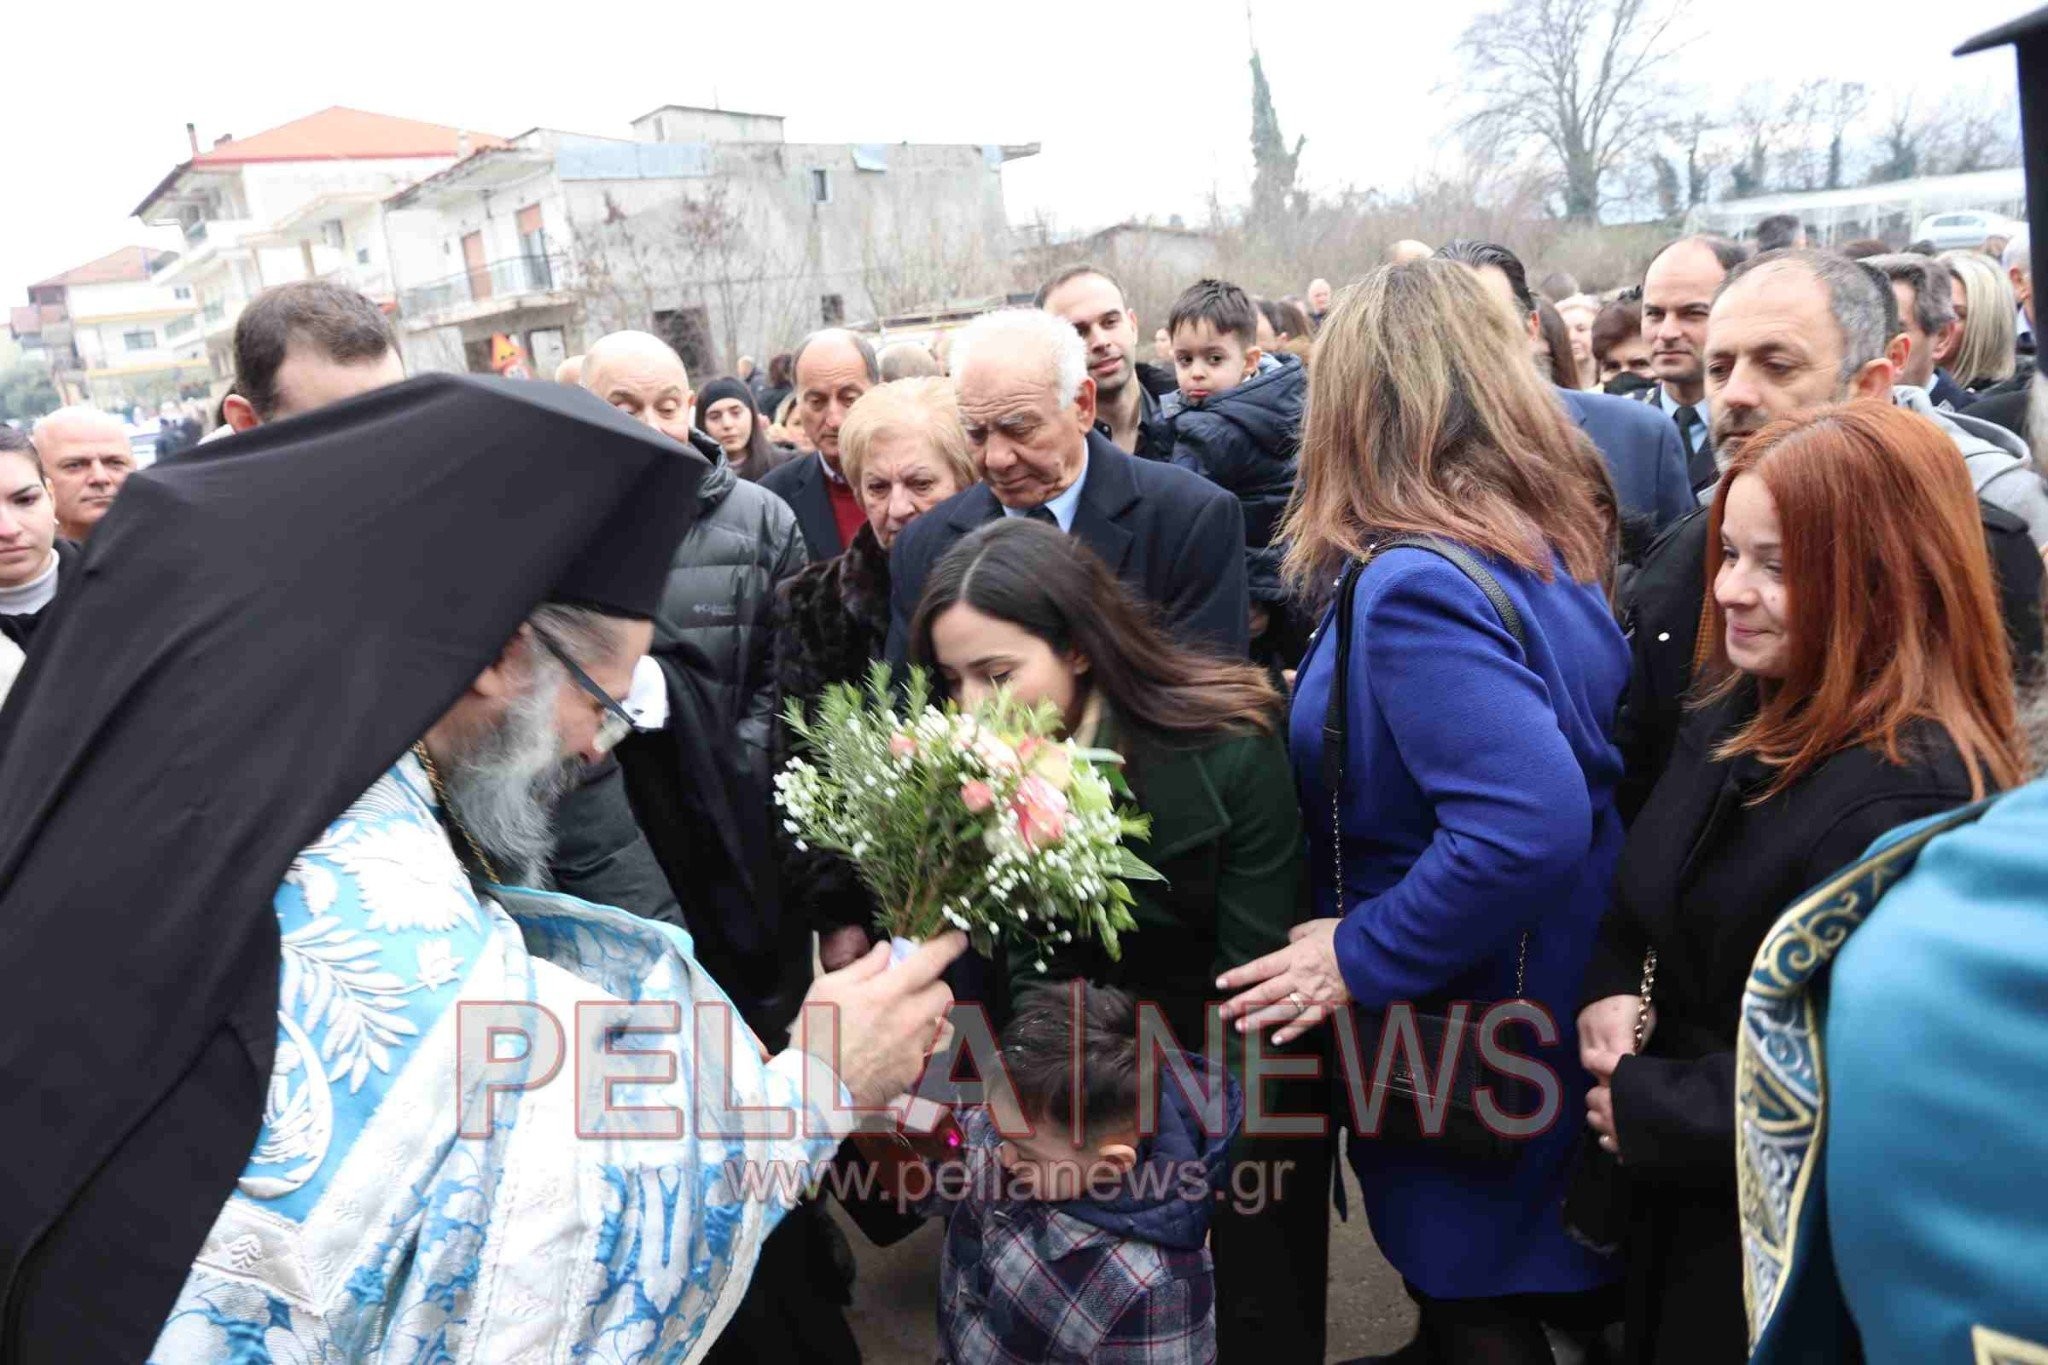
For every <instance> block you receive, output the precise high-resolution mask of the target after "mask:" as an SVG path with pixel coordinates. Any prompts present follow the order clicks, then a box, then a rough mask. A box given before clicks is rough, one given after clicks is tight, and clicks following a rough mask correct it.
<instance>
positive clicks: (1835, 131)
mask: <svg viewBox="0 0 2048 1365" xmlns="http://www.w3.org/2000/svg"><path fill="white" fill-rule="evenodd" d="M1869 108H1870V92H1869V91H1868V90H1867V89H1865V88H1864V86H1863V85H1862V83H1861V82H1858V81H1830V82H1828V88H1827V93H1826V95H1825V96H1824V98H1823V100H1822V113H1823V116H1824V117H1825V118H1826V120H1827V127H1828V174H1827V187H1828V188H1829V189H1831V190H1838V189H1840V188H1841V187H1842V180H1843V175H1844V173H1845V171H1846V167H1845V165H1844V152H1845V148H1846V144H1847V141H1848V137H1849V130H1850V129H1851V128H1853V127H1854V126H1855V125H1856V123H1857V122H1858V121H1859V120H1860V119H1861V118H1862V117H1863V115H1864V112H1865V111H1866V110H1868V109H1869Z"/></svg>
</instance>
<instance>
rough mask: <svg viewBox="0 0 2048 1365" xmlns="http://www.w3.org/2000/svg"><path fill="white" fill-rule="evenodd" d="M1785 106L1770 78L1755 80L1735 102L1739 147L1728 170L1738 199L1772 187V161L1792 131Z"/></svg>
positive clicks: (1730, 120)
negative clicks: (1786, 136)
mask: <svg viewBox="0 0 2048 1365" xmlns="http://www.w3.org/2000/svg"><path fill="white" fill-rule="evenodd" d="M1785 107H1786V106H1785V105H1783V104H1781V103H1780V102H1779V100H1778V93H1777V91H1776V90H1775V89H1773V88H1772V86H1771V84H1770V83H1769V82H1768V81H1765V82H1760V83H1752V84H1751V85H1749V86H1748V87H1747V88H1745V89H1744V90H1743V92H1742V98H1741V99H1739V100H1737V101H1736V104H1735V109H1734V111H1733V114H1732V116H1731V117H1730V119H1729V122H1730V124H1731V125H1732V126H1733V128H1734V129H1735V133H1736V137H1737V139H1738V147H1739V150H1738V153H1737V155H1736V158H1735V164H1734V166H1732V167H1731V168H1730V169H1729V181H1730V185H1729V188H1730V189H1732V190H1733V191H1734V193H1735V197H1736V198H1738V199H1746V198H1748V197H1749V196H1750V195H1753V194H1761V193H1763V191H1764V190H1765V189H1767V188H1769V186H1770V183H1771V160H1772V158H1773V157H1774V156H1775V155H1777V153H1778V152H1779V150H1780V148H1781V146H1782V143H1783V141H1784V138H1785V135H1786V133H1787V132H1788V131H1789V130H1788V127H1787V121H1786V118H1785Z"/></svg>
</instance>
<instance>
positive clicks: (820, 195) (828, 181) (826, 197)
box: [811, 166, 832, 204]
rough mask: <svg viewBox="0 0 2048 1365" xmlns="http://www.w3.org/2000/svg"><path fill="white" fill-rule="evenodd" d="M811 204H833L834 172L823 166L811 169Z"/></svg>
mask: <svg viewBox="0 0 2048 1365" xmlns="http://www.w3.org/2000/svg"><path fill="white" fill-rule="evenodd" d="M811 202H812V203H813V204H829V203H831V202H832V172H830V171H828V170H826V169H825V168H824V167H823V166H813V167H811Z"/></svg>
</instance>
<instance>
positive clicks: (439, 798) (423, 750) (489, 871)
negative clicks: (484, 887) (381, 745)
mask: <svg viewBox="0 0 2048 1365" xmlns="http://www.w3.org/2000/svg"><path fill="white" fill-rule="evenodd" d="M412 755H413V757H414V758H417V759H418V760H419V761H420V766H421V767H422V768H424V769H426V770H427V785H428V786H430V787H432V788H433V789H434V803H435V804H436V805H438V806H439V807H440V808H441V819H442V821H443V822H444V823H446V824H447V826H448V828H450V829H452V830H454V831H455V832H456V833H457V834H460V835H461V836H462V842H463V843H465V844H467V845H469V855H470V856H471V857H472V858H475V859H476V865H477V869H478V870H479V871H481V872H482V873H483V874H484V880H485V881H487V882H492V883H496V882H497V881H498V870H497V869H496V868H495V867H492V866H491V860H490V859H489V858H487V857H485V856H484V850H483V847H482V845H480V844H478V843H477V841H476V836H474V835H472V834H471V833H470V832H469V831H468V830H467V829H465V828H463V824H462V821H460V820H458V819H456V818H455V811H454V810H453V809H452V808H451V807H450V806H449V804H448V790H447V788H446V787H444V786H442V785H441V770H440V769H439V768H437V767H435V766H434V760H433V759H431V758H429V757H428V756H427V744H426V741H425V740H421V741H420V742H418V743H417V744H414V745H413V746H412Z"/></svg>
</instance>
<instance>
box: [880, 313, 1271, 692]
mask: <svg viewBox="0 0 2048 1365" xmlns="http://www.w3.org/2000/svg"><path fill="white" fill-rule="evenodd" d="M953 374H954V382H955V384H956V385H957V386H958V389H959V394H960V417H961V420H962V421H963V422H964V423H965V424H966V427H967V436H968V440H969V442H970V443H971V444H972V447H973V451H974V463H975V466H976V468H978V469H979V470H980V471H981V476H982V482H980V483H978V484H976V485H974V487H972V488H969V489H967V490H966V491H965V492H963V493H960V494H958V495H956V496H954V497H952V498H949V499H948V500H947V501H945V502H942V503H940V504H939V505H938V506H937V507H934V508H933V509H932V510H931V511H929V512H927V513H925V514H924V515H923V516H921V517H919V518H918V519H917V520H916V521H914V522H912V523H911V524H910V526H909V527H907V528H906V529H905V530H904V532H903V534H902V535H900V536H899V537H897V540H896V545H895V548H894V550H893V552H892V553H891V557H890V567H889V579H890V588H889V605H890V623H889V648H888V653H889V657H890V658H891V659H893V660H897V661H899V662H900V661H901V660H902V659H904V658H905V657H906V655H907V654H908V651H909V628H910V620H911V617H912V616H913V615H914V614H915V613H916V610H917V602H918V598H919V597H920V596H922V595H923V592H924V583H925V578H926V576H927V575H928V574H929V573H930V572H931V568H932V565H934V564H936V563H937V562H938V560H939V557H940V556H941V555H943V554H944V553H945V552H946V551H947V550H948V549H949V548H951V547H952V545H953V542H955V541H957V540H959V539H960V537H962V536H963V535H965V534H967V533H968V532H969V531H971V530H973V529H974V528H975V527H977V526H979V525H981V524H982V523H983V522H988V521H993V520H995V519H996V518H997V517H1001V516H1012V517H1025V516H1028V517H1033V518H1036V519H1038V520H1041V521H1050V522H1053V523H1054V524H1056V525H1058V526H1059V527H1060V529H1061V530H1063V531H1066V532H1068V533H1070V534H1072V535H1075V536H1079V537H1080V539H1081V542H1082V543H1083V544H1085V545H1086V546H1088V548H1089V549H1091V550H1093V551H1095V553H1096V554H1097V555H1099V556H1101V558H1102V560H1103V562H1104V563H1105V564H1107V565H1109V567H1110V569H1111V570H1112V571H1113V572H1114V573H1115V574H1116V575H1117V577H1118V578H1120V579H1122V580H1123V581H1124V583H1126V584H1127V585H1129V587H1130V588H1131V589H1132V591H1134V592H1136V593H1137V594H1138V595H1139V596H1141V597H1143V598H1145V599H1147V600H1149V601H1150V602H1151V603H1152V604H1153V605H1154V606H1155V607H1156V608H1157V609H1158V610H1159V612H1160V614H1161V616H1162V617H1164V619H1165V621H1166V623H1167V625H1168V626H1169V627H1171V628H1172V629H1173V630H1174V631H1175V632H1176V633H1177V634H1178V635H1180V636H1181V637H1182V638H1183V639H1186V640H1189V641H1193V642H1199V643H1201V644H1204V645H1207V646H1209V647H1211V648H1215V649H1220V650H1225V651H1228V652H1230V653H1233V654H1243V653H1244V652H1245V650H1246V649H1247V648H1248V646H1249V626H1250V611H1251V604H1250V599H1249V598H1248V597H1247V595H1246V591H1245V576H1244V513H1243V511H1242V509H1240V508H1239V506H1238V503H1237V499H1236V498H1234V497H1232V496H1231V495H1230V494H1229V493H1228V492H1226V491H1224V490H1223V489H1221V488H1218V487H1217V486H1216V485H1214V484H1212V483H1210V482H1209V481H1208V480H1206V479H1204V478H1202V477H1201V476H1200V475H1198V474H1193V473H1190V472H1189V471H1187V470H1185V469H1180V468H1177V467H1175V466H1173V465H1169V464H1161V463H1159V462H1157V461H1152V460H1140V459H1136V458H1134V457H1132V456H1129V455H1126V454H1124V453H1123V452H1122V451H1121V450H1118V449H1117V448H1116V446H1115V445H1114V444H1113V443H1112V442H1111V441H1110V440H1109V439H1108V438H1107V437H1105V436H1103V435H1102V434H1101V433H1100V432H1098V431H1096V430H1095V429H1094V427H1095V382H1094V381H1093V380H1092V379H1090V378H1089V377H1088V374H1087V354H1086V352H1085V351H1084V349H1083V348H1082V345H1081V339H1080V337H1079V336H1078V335H1076V334H1075V332H1074V329H1073V328H1072V327H1071V326H1068V325H1067V324H1065V323H1063V322H1061V321H1060V320H1059V319H1057V318H1055V317H1053V316H1052V315H1051V314H1049V313H1043V312H1040V311H1038V310H1037V309H1024V308H1016V309H1007V310H1005V311H1003V312H998V313H990V314H988V315H986V316H984V317H981V318H977V319H976V320H975V321H974V322H973V323H971V324H970V325H969V326H968V327H967V328H966V329H964V330H963V331H962V332H960V334H959V335H958V337H957V338H956V339H955V341H954V343H953Z"/></svg>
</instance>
